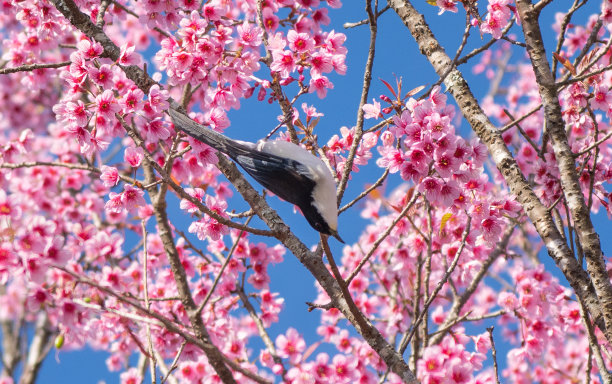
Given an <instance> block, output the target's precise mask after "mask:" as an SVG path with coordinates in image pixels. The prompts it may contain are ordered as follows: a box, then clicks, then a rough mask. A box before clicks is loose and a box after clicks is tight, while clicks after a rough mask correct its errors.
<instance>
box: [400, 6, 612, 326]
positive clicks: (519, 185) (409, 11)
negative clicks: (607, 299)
mask: <svg viewBox="0 0 612 384" xmlns="http://www.w3.org/2000/svg"><path fill="white" fill-rule="evenodd" d="M389 4H390V5H391V7H392V8H393V9H394V10H395V12H396V13H397V14H398V15H399V17H400V18H401V20H402V22H403V23H404V24H405V25H406V27H407V28H408V29H409V30H410V33H411V34H412V36H413V37H414V39H415V40H416V42H417V44H418V45H419V48H420V50H421V53H422V54H423V55H425V56H426V57H427V59H428V60H429V62H430V63H431V65H432V66H433V68H434V70H435V71H436V73H437V74H438V75H439V76H442V75H443V74H445V73H446V71H447V70H448V68H449V66H451V65H452V60H451V59H450V58H449V57H448V55H447V54H446V53H445V52H444V49H443V48H442V47H441V46H440V43H439V42H438V40H437V39H436V37H435V36H434V34H433V32H432V31H431V29H430V28H429V26H428V25H427V23H426V22H425V18H424V17H423V15H421V14H420V13H418V12H417V10H416V9H415V8H414V7H413V6H412V4H411V3H410V2H409V1H406V0H389ZM444 84H445V85H446V87H447V89H448V90H449V92H450V93H451V95H452V96H453V97H454V98H455V100H456V102H457V104H458V105H459V108H460V109H461V112H462V114H463V116H465V118H466V119H467V121H468V122H469V123H470V125H471V127H472V129H473V130H474V132H476V134H477V135H478V137H479V138H480V139H481V140H482V141H483V142H484V143H485V144H486V145H487V148H488V150H489V153H490V154H491V155H492V158H493V161H494V162H495V165H496V166H497V169H499V171H500V172H501V174H502V175H503V176H504V179H505V180H506V183H507V184H508V186H509V187H510V190H511V192H512V193H513V194H514V195H515V196H516V198H517V200H518V201H519V202H520V204H521V205H522V206H523V209H524V210H525V213H526V214H527V216H528V217H529V219H530V220H531V221H532V222H533V224H534V226H535V227H536V230H537V231H538V233H539V235H540V237H541V238H542V240H543V241H544V244H545V245H546V247H547V249H548V254H549V255H550V257H552V258H553V260H554V261H555V263H556V264H557V266H559V268H560V269H561V271H562V272H563V274H564V275H565V277H566V278H567V280H568V281H569V283H570V285H571V286H572V288H573V289H574V291H575V292H576V295H577V296H579V297H580V298H582V299H583V300H584V301H585V303H586V305H587V308H588V309H589V311H590V312H591V314H592V315H593V318H594V319H595V320H596V323H597V325H598V327H600V328H601V329H602V330H604V329H605V325H604V322H603V313H602V308H601V306H600V303H599V301H598V298H597V295H596V294H595V290H594V288H593V286H592V285H591V282H590V279H589V276H588V275H587V273H586V272H585V271H584V270H583V269H582V268H581V266H580V264H578V262H577V261H576V259H575V258H574V256H573V254H572V252H571V250H570V249H569V247H568V246H567V244H566V243H565V241H564V240H563V237H562V236H561V234H560V233H559V231H558V230H557V228H556V227H555V224H554V222H553V219H552V217H551V215H550V213H549V212H548V211H547V209H546V207H545V206H544V205H543V204H542V202H541V201H540V200H539V199H538V197H537V196H536V195H535V193H534V191H533V190H532V189H531V187H530V185H529V183H528V182H527V180H526V179H525V176H524V175H523V174H522V173H521V170H520V169H519V167H518V164H517V163H516V160H515V159H514V158H513V157H512V154H511V153H510V151H509V150H508V148H507V147H506V145H505V143H504V141H503V139H502V137H501V134H500V133H499V131H498V130H497V128H496V127H495V126H494V125H493V124H492V123H491V121H490V120H489V118H488V117H487V116H486V115H485V113H484V112H483V110H482V108H480V105H479V104H478V101H477V100H476V98H475V97H474V95H473V94H472V92H471V90H470V88H469V86H468V84H467V82H466V81H465V79H464V77H463V75H462V74H461V72H460V71H459V70H458V69H453V70H452V71H451V73H450V74H449V75H448V76H447V77H446V79H445V80H444ZM611 307H612V306H611Z"/></svg>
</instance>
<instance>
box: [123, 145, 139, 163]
mask: <svg viewBox="0 0 612 384" xmlns="http://www.w3.org/2000/svg"><path fill="white" fill-rule="evenodd" d="M143 157H144V151H143V150H142V148H140V147H136V148H134V147H126V148H125V153H124V155H123V159H124V160H125V161H126V162H127V163H129V164H130V166H132V168H138V167H139V166H140V163H141V162H142V159H143Z"/></svg>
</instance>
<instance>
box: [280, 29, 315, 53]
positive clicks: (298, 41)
mask: <svg viewBox="0 0 612 384" xmlns="http://www.w3.org/2000/svg"><path fill="white" fill-rule="evenodd" d="M287 42H288V43H289V48H290V49H291V50H292V51H294V52H300V53H302V52H308V51H310V50H312V49H313V48H314V44H313V39H312V37H311V36H310V35H308V34H307V33H298V32H296V31H295V30H293V29H292V30H290V31H289V32H288V33H287Z"/></svg>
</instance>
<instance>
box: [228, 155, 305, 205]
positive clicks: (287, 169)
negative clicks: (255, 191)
mask: <svg viewBox="0 0 612 384" xmlns="http://www.w3.org/2000/svg"><path fill="white" fill-rule="evenodd" d="M232 157H233V158H234V160H235V161H236V162H237V163H238V164H240V166H241V167H242V168H244V170H245V171H246V172H247V173H248V174H249V175H251V176H252V177H253V178H254V179H255V180H257V182H258V183H259V184H261V185H262V186H264V187H265V188H267V189H268V190H270V192H272V193H274V194H275V195H277V196H278V197H280V198H281V199H283V200H285V201H288V202H290V203H293V204H295V205H297V206H298V207H300V208H302V210H303V208H304V207H305V206H308V205H309V204H310V200H311V195H312V190H313V188H314V187H315V183H314V181H313V180H311V179H310V178H308V177H307V176H306V175H307V171H306V168H305V166H304V165H303V164H302V163H300V162H297V161H294V160H289V159H285V158H282V157H279V156H275V155H272V154H270V153H266V152H253V151H248V152H245V153H243V154H240V153H238V154H236V155H235V156H232Z"/></svg>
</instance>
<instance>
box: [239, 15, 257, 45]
mask: <svg viewBox="0 0 612 384" xmlns="http://www.w3.org/2000/svg"><path fill="white" fill-rule="evenodd" d="M236 30H237V31H238V36H240V43H241V44H242V45H245V46H250V47H258V46H260V45H261V37H262V35H263V32H262V31H261V30H260V29H259V28H258V27H256V26H255V25H253V24H251V23H248V22H246V21H245V22H244V23H242V25H239V26H238V28H236Z"/></svg>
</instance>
